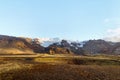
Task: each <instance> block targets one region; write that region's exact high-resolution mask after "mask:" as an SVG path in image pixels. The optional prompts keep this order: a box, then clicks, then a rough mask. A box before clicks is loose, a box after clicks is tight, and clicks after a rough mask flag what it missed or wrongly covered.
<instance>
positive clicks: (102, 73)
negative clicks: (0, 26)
mask: <svg viewBox="0 0 120 80" xmlns="http://www.w3.org/2000/svg"><path fill="white" fill-rule="evenodd" d="M0 80H120V56H113V55H92V56H90V55H89V56H75V55H62V54H56V55H48V54H41V55H10V56H8V55H2V56H1V57H0Z"/></svg>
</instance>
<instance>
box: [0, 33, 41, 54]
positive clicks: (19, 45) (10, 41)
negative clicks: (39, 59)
mask: <svg viewBox="0 0 120 80" xmlns="http://www.w3.org/2000/svg"><path fill="white" fill-rule="evenodd" d="M38 48H39V49H41V48H42V47H41V46H40V45H38V44H37V43H36V42H35V40H32V39H30V38H20V37H12V36H4V35H0V54H33V53H34V52H37V49H38Z"/></svg>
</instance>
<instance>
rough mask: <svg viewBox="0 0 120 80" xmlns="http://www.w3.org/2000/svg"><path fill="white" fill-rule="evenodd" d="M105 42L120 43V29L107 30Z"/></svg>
mask: <svg viewBox="0 0 120 80" xmlns="http://www.w3.org/2000/svg"><path fill="white" fill-rule="evenodd" d="M104 40H107V41H113V42H120V27H118V28H115V29H109V30H107V37H106V38H104Z"/></svg>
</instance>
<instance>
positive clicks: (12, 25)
mask: <svg viewBox="0 0 120 80" xmlns="http://www.w3.org/2000/svg"><path fill="white" fill-rule="evenodd" d="M119 4H120V0H0V34H4V35H12V36H25V37H49V38H54V37H59V38H65V39H71V40H80V41H81V40H88V39H98V38H103V37H106V35H107V34H108V32H113V31H110V30H116V29H117V28H119V25H120V24H119V22H120V5H119Z"/></svg>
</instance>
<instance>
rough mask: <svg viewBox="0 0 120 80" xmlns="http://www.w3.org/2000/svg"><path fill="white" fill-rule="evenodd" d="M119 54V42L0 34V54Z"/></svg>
mask: <svg viewBox="0 0 120 80" xmlns="http://www.w3.org/2000/svg"><path fill="white" fill-rule="evenodd" d="M35 53H48V54H77V55H86V54H114V55H118V54H120V42H117V43H115V42H108V41H105V40H101V39H99V40H88V41H83V42H79V41H70V40H61V39H59V38H53V39H49V38H48V39H42V38H41V39H40V38H34V39H32V38H24V37H13V36H6V35H0V54H35Z"/></svg>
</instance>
